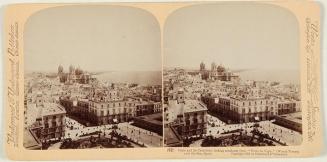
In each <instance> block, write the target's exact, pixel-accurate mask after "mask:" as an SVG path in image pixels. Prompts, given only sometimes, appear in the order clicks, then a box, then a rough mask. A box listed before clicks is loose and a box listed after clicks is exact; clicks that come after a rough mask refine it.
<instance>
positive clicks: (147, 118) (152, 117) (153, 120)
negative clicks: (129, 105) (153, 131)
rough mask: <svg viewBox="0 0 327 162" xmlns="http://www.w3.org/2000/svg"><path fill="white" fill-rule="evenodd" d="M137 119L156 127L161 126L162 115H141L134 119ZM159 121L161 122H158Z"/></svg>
mask: <svg viewBox="0 0 327 162" xmlns="http://www.w3.org/2000/svg"><path fill="white" fill-rule="evenodd" d="M136 118H137V119H141V120H145V121H148V122H150V123H153V124H156V125H162V122H163V118H162V113H155V114H150V115H143V116H138V117H136ZM158 119H161V120H158Z"/></svg>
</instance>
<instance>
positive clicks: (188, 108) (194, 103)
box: [184, 100, 208, 112]
mask: <svg viewBox="0 0 327 162" xmlns="http://www.w3.org/2000/svg"><path fill="white" fill-rule="evenodd" d="M206 110H208V109H207V107H206V106H205V105H204V104H203V103H201V101H198V100H185V106H184V112H194V111H206Z"/></svg>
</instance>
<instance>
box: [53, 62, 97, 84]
mask: <svg viewBox="0 0 327 162" xmlns="http://www.w3.org/2000/svg"><path fill="white" fill-rule="evenodd" d="M58 77H59V80H60V82H61V83H66V84H73V83H79V84H89V83H90V81H91V80H92V78H91V75H90V74H89V73H87V72H84V71H83V70H82V69H80V68H76V69H75V67H74V66H72V65H70V66H69V72H68V73H65V72H64V68H63V67H62V66H61V65H60V66H59V67H58Z"/></svg>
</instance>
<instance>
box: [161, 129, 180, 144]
mask: <svg viewBox="0 0 327 162" xmlns="http://www.w3.org/2000/svg"><path fill="white" fill-rule="evenodd" d="M164 133H165V141H166V145H172V144H180V143H183V141H182V140H181V139H180V138H179V137H178V135H177V134H176V133H175V132H174V130H173V128H171V127H165V128H164Z"/></svg>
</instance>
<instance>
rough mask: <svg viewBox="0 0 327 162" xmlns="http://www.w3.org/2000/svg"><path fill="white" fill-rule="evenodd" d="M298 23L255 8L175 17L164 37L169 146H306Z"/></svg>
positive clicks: (192, 9)
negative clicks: (304, 140)
mask: <svg viewBox="0 0 327 162" xmlns="http://www.w3.org/2000/svg"><path fill="white" fill-rule="evenodd" d="M298 28H299V27H298V22H297V19H296V18H295V16H294V15H293V14H292V13H291V12H289V11H288V10H285V9H283V8H280V7H278V6H274V5H265V4H256V3H246V4H240V3H228V4H226V3H220V4H210V5H209V4H208V5H206V4H201V5H192V6H188V7H183V8H180V9H178V10H176V11H174V12H173V13H172V14H171V15H169V17H168V18H167V20H166V22H165V26H164V29H163V32H164V33H163V48H164V49H163V98H164V117H163V120H164V146H166V147H231V146H235V147H242V146H253V147H259V146H294V145H300V144H301V143H302V111H301V104H300V103H301V93H300V54H299V42H298V41H294V40H299V29H298Z"/></svg>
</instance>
